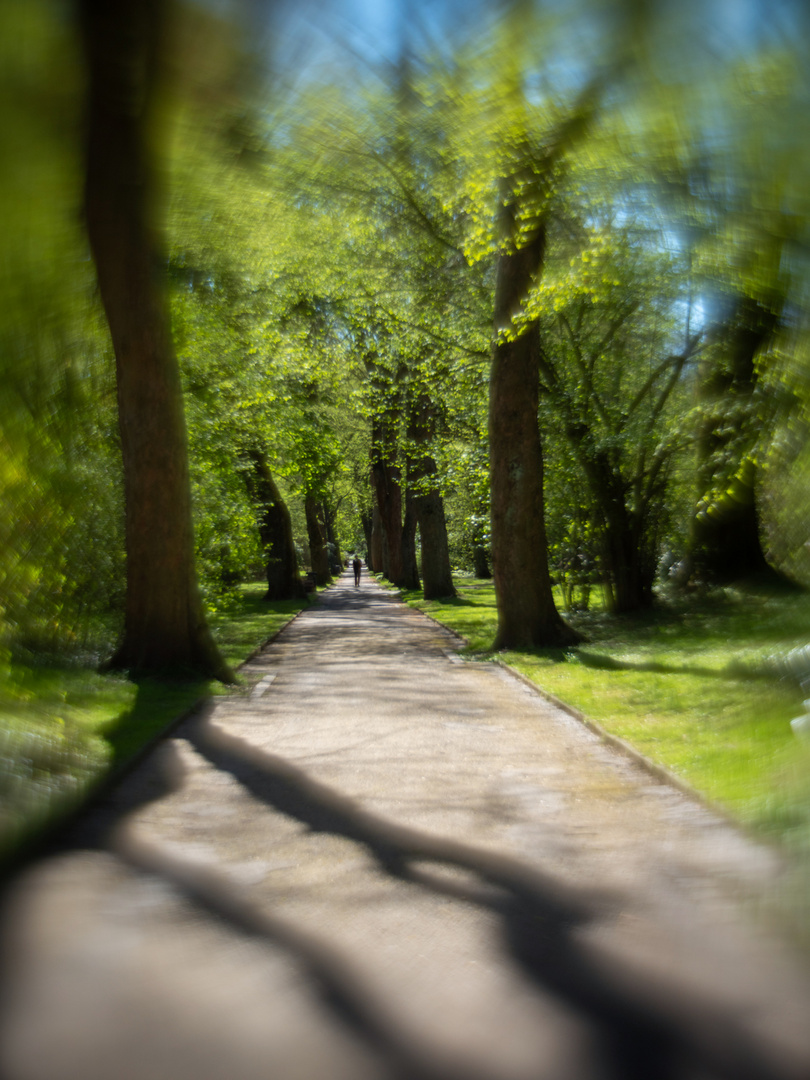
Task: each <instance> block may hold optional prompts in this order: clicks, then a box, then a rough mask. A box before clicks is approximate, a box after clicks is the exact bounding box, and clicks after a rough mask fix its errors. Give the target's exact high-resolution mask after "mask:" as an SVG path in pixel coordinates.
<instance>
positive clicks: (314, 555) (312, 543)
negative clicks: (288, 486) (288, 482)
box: [304, 495, 332, 585]
mask: <svg viewBox="0 0 810 1080" xmlns="http://www.w3.org/2000/svg"><path fill="white" fill-rule="evenodd" d="M319 508H320V507H319V503H318V500H317V499H316V498H315V496H314V495H306V496H305V497H304V513H305V515H306V519H307V539H308V540H309V561H310V565H311V566H312V574H313V577H314V578H315V584H316V585H329V584H330V583H331V581H332V575H331V573H330V572H329V558H328V555H327V551H326V540H325V538H324V535H323V530H322V528H321V521H320V515H319V512H318V511H319Z"/></svg>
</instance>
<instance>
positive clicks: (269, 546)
mask: <svg viewBox="0 0 810 1080" xmlns="http://www.w3.org/2000/svg"><path fill="white" fill-rule="evenodd" d="M247 457H248V461H249V463H250V469H249V471H247V473H246V482H247V485H248V489H249V490H250V493H251V495H252V496H253V501H254V503H255V505H256V508H257V511H258V518H259V522H258V523H259V536H260V538H261V542H262V548H263V550H264V557H265V560H266V562H265V566H266V573H267V592H266V594H265V600H297V599H302V598H303V597H305V596H306V589H305V588H304V584H303V582H302V581H301V576H300V574H299V572H298V560H297V558H296V554H295V544H294V543H293V534H292V522H291V520H290V511H289V510H288V509H287V505H286V503H285V502H284V500H283V498H282V497H281V492H280V491H279V490H278V485H277V484H276V482H275V480H274V479H273V474H272V473H271V472H270V468H269V466H268V464H267V455H266V454H265V452H264V450H263V449H262V448H261V447H259V446H257V445H255V444H254V445H253V446H250V447H249V448H248V450H247Z"/></svg>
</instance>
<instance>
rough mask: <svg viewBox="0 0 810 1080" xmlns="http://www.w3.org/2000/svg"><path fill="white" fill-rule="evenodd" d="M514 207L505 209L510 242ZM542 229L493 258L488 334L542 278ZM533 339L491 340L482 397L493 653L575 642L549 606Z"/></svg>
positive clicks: (507, 321)
mask: <svg viewBox="0 0 810 1080" xmlns="http://www.w3.org/2000/svg"><path fill="white" fill-rule="evenodd" d="M514 212H515V207H514V205H513V204H509V205H508V206H507V207H506V215H507V219H508V220H507V226H508V236H509V237H510V238H511V239H513V240H514V239H515V238H516V233H517V228H516V223H515V220H514ZM544 249H545V226H544V225H543V224H542V223H539V224H538V225H537V227H536V231H535V235H534V236H533V237H532V238H531V240H530V241H529V242H528V243H526V244H525V245H524V246H523V247H521V248H518V249H517V250H512V251H511V252H502V253H501V254H500V255H499V256H498V276H497V282H496V287H495V333H496V335H498V332H499V331H501V330H504V329H506V328H508V327H509V326H510V325H511V321H512V317H513V315H515V314H517V312H518V311H519V309H520V305H521V303H522V301H523V300H524V299H525V297H526V295H527V294H528V291H529V288H530V286H531V284H532V280H533V279H534V277H535V276H536V275H538V274H539V273H540V272H541V269H542V265H543V256H544ZM539 363H540V340H539V328H538V326H537V324H536V323H534V324H532V325H530V326H529V327H528V328H526V329H525V330H524V331H523V332H522V333H521V334H520V336H519V337H517V338H515V339H514V340H504V339H502V338H500V337H498V336H496V340H495V342H494V344H493V350H492V368H491V376H490V393H489V446H490V484H491V488H492V511H491V512H492V567H493V574H494V578H495V595H496V598H497V605H498V631H497V634H496V637H495V642H494V644H493V648H494V649H532V648H543V647H547V646H557V645H565V644H572V643H574V642H576V641H577V640H578V639H579V638H578V635H577V634H576V632H575V631H574V630H572V629H571V627H569V626H568V625H567V624H566V623H565V622H563V620H562V619H561V618H560V615H559V613H558V611H557V608H556V607H555V605H554V598H553V596H552V592H551V580H550V577H549V569H548V550H547V545H546V528H545V517H544V507H543V451H542V445H541V441H540V429H539V426H538V421H537V407H538V398H539Z"/></svg>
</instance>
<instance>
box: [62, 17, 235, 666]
mask: <svg viewBox="0 0 810 1080" xmlns="http://www.w3.org/2000/svg"><path fill="white" fill-rule="evenodd" d="M162 9H163V5H162V3H161V2H160V0H118V2H116V3H115V4H110V3H107V2H105V0H79V13H80V28H81V34H82V38H83V44H84V49H85V56H86V63H87V73H88V89H87V134H86V159H85V204H84V206H85V217H86V221H87V230H88V236H89V240H90V247H91V250H92V254H93V258H94V260H95V265H96V271H97V274H98V284H99V291H100V293H101V299H102V303H103V305H104V310H105V312H106V315H107V321H108V323H109V327H110V335H111V338H112V343H113V348H114V352H115V361H116V375H117V387H118V416H119V426H120V432H121V450H122V456H123V467H124V491H125V507H126V527H125V535H126V555H127V593H126V608H125V620H124V636H123V640H122V641H121V644H120V645H119V647H118V649H117V651H116V653H115V655H114V656H113V657H112V659H111V660H110V661H109V663H108V666H109V667H114V668H121V669H125V670H129V671H131V672H133V673H137V674H139V675H145V674H155V675H160V674H180V673H194V674H196V675H204V676H212V677H216V678H219V679H222V680H223V681H229V682H230V681H233V678H234V677H233V674H232V672H231V671H230V670H229V668H228V666H227V665H226V663H225V661H224V660H223V658H222V656H221V655H220V653H219V651H218V649H217V647H216V645H215V644H214V641H213V639H212V637H211V635H210V632H209V630H208V627H207V624H206V620H205V615H204V611H203V607H202V601H201V598H200V595H199V591H198V588H197V580H196V571H195V565H194V539H193V530H192V519H191V495H190V485H189V475H188V457H187V448H186V430H185V419H184V415H183V398H182V389H181V384H180V374H179V368H178V364H177V358H176V356H175V353H174V348H173V344H172V339H171V331H170V327H169V316H168V311H167V307H166V299H165V290H164V285H163V282H162V279H161V269H160V267H161V264H162V260H161V258H160V253H159V249H160V244H159V239H160V237H159V230H158V228H157V226H156V225H155V220H154V207H153V206H152V205H151V204H150V196H152V195H153V193H154V180H153V175H152V171H151V168H150V166H151V162H150V160H149V152H148V149H147V147H148V141H149V136H150V131H149V119H150V115H151V109H150V105H151V99H152V96H153V94H154V91H155V88H156V82H157V73H158V69H159V53H160V36H161V30H162V14H163V10H162Z"/></svg>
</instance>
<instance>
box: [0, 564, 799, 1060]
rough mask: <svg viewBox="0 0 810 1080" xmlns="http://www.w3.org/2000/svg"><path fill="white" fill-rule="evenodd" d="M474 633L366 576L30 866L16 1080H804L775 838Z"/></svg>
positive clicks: (15, 1022)
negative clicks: (588, 721)
mask: <svg viewBox="0 0 810 1080" xmlns="http://www.w3.org/2000/svg"><path fill="white" fill-rule="evenodd" d="M453 648H454V646H453V642H452V638H451V637H450V635H449V634H447V633H446V632H445V631H443V630H442V629H441V628H440V627H438V626H436V625H435V624H433V623H432V622H430V621H429V620H428V619H426V618H425V617H423V616H422V615H420V614H418V613H417V612H414V611H412V610H410V609H408V608H407V607H405V606H404V605H402V604H400V603H399V602H397V601H396V600H395V599H393V598H392V597H391V595H390V594H387V593H385V592H384V591H383V590H381V589H380V588H379V587H377V586H376V585H375V584H374V583H373V582H372V581H370V580H369V579H368V578H364V580H363V584H362V587H361V588H360V589H359V590H355V589H354V587H353V585H352V583H351V574H350V573H349V574H346V575H344V576H343V577H342V578H341V580H340V581H339V582H338V583H337V584H336V586H335V587H334V588H333V589H331V590H330V591H328V592H327V593H326V594H324V596H323V600H322V603H321V604H320V605H319V606H318V607H316V608H313V609H311V610H308V611H306V612H305V613H303V614H302V615H301V616H299V617H298V618H297V619H296V620H295V622H294V623H293V624H292V625H291V626H290V627H288V628H287V629H286V630H285V631H284V633H283V634H282V635H281V637H280V638H279V639H278V640H277V641H276V642H275V643H274V644H273V645H271V646H270V647H269V648H268V649H266V650H265V651H264V653H262V654H261V655H260V656H259V657H258V658H256V659H255V660H254V661H253V662H252V663H251V664H250V665H249V666H248V668H247V669H246V673H247V674H248V675H249V677H250V680H251V683H252V686H253V689H252V691H249V692H248V691H244V692H239V693H234V694H232V695H230V696H228V697H223V698H218V699H215V700H213V701H212V702H211V703H210V704H208V705H207V706H206V707H205V708H204V709H203V710H202V711H201V712H200V713H199V714H197V715H196V716H194V717H192V718H190V719H187V720H186V721H184V722H183V723H182V724H181V725H180V726H179V727H178V728H177V729H176V730H175V731H174V732H173V734H172V736H171V737H170V738H169V739H167V740H165V741H164V742H163V743H162V744H160V745H159V746H158V748H157V749H156V751H155V752H154V753H153V754H151V755H150V756H149V757H148V758H147V760H146V761H145V762H144V763H143V764H142V765H141V766H139V767H138V768H137V769H136V770H135V771H134V772H133V773H132V774H131V775H130V776H129V777H128V778H127V779H126V781H125V782H123V783H122V784H121V785H120V786H119V787H118V788H116V790H115V791H114V792H113V793H112V794H111V795H110V796H109V797H108V798H107V799H106V800H105V802H104V804H103V805H101V806H100V807H98V808H97V809H96V810H95V811H94V812H93V813H92V814H90V815H88V816H87V818H86V819H85V820H84V821H83V822H82V823H80V825H79V826H78V827H77V828H76V829H75V830H74V832H73V834H72V836H71V843H70V845H69V846H68V847H67V848H66V850H65V851H63V852H62V853H61V854H57V855H55V856H52V857H49V858H48V859H46V860H43V861H41V862H39V863H38V864H37V865H35V866H33V867H32V868H30V869H29V870H28V871H26V873H25V874H24V875H22V876H21V877H20V878H19V880H18V881H17V882H16V884H15V887H14V889H13V890H12V892H11V895H10V896H9V897H8V898H7V901H6V903H5V905H4V908H3V912H2V927H1V929H2V932H3V953H2V967H0V1075H2V1077H3V1080H74V1078H75V1080H113V1078H114V1080H130V1078H131V1080H164V1078H165V1080H209V1078H210V1080H259V1078H261V1080H267V1078H270V1080H402V1078H411V1080H416V1078H427V1080H540V1078H543V1080H545V1078H548V1080H566V1078H570V1080H602V1078H605V1080H607V1078H608V1077H613V1078H617V1077H621V1078H631V1077H632V1078H638V1080H642V1078H643V1080H666V1078H667V1077H679V1078H680V1077H687V1076H689V1077H700V1078H701V1080H702V1078H704V1077H706V1078H708V1077H712V1076H718V1077H719V1076H722V1077H740V1078H742V1077H750V1078H751V1080H753V1078H755V1077H758V1078H760V1080H777V1078H779V1077H790V1078H794V1080H799V1078H801V1077H806V1076H810V1031H808V1026H809V1025H808V1024H807V1019H808V1014H809V1012H810V1010H808V1003H810V972H809V971H808V967H807V964H806V963H805V964H804V965H802V963H800V962H799V959H798V958H797V955H796V953H795V950H792V949H791V947H790V945H789V944H788V943H786V942H784V941H782V940H780V938H779V937H778V936H777V935H776V933H775V931H773V930H772V929H769V926H768V918H767V913H766V912H763V910H762V897H763V896H766V895H767V893H768V892H769V891H772V890H773V888H774V882H775V881H776V880H777V878H778V874H779V871H780V867H779V864H778V861H777V859H776V857H775V855H774V854H773V853H772V852H770V851H768V850H766V849H763V848H761V847H759V846H757V845H755V844H753V843H752V842H750V841H749V840H747V839H746V838H745V837H743V836H742V835H741V834H740V833H738V832H736V831H735V830H733V829H732V828H731V827H730V826H729V825H728V824H726V823H725V822H723V821H722V820H719V819H717V818H716V817H714V816H713V815H712V814H711V813H710V812H708V811H707V810H705V809H704V808H703V807H701V806H700V805H698V804H697V803H696V802H694V801H692V800H690V799H689V798H688V797H686V796H684V795H682V794H681V793H679V792H677V791H675V790H673V789H671V788H670V787H668V786H666V785H665V784H661V783H659V782H657V781H656V780H654V779H653V778H651V777H650V776H649V775H648V774H647V773H645V772H644V770H643V769H641V768H640V767H639V766H638V765H636V764H634V763H632V762H631V761H629V760H628V759H626V758H624V757H622V756H621V754H619V753H617V752H615V751H614V750H612V749H610V748H608V747H607V746H605V745H604V744H603V743H601V742H600V741H599V739H598V738H597V737H596V736H594V735H593V734H592V733H590V732H589V731H588V730H586V729H585V728H584V727H583V726H582V725H581V724H580V723H578V722H577V721H576V720H574V719H572V718H571V717H569V716H568V715H567V714H566V713H565V712H563V711H561V710H559V709H557V708H555V707H553V706H551V705H549V704H547V703H546V702H545V701H543V700H542V699H541V698H540V697H538V696H537V695H536V694H534V693H532V691H530V690H529V689H527V688H526V687H525V686H524V685H522V684H521V683H520V682H519V681H517V680H516V679H514V678H512V677H511V676H510V675H509V674H508V673H507V672H505V671H503V670H501V669H500V668H498V667H496V666H494V665H485V664H464V663H459V662H458V661H457V659H456V658H455V656H454V654H453ZM695 1062H699V1063H700V1064H698V1065H695Z"/></svg>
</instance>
